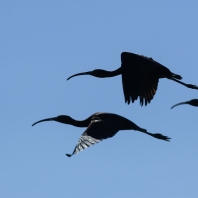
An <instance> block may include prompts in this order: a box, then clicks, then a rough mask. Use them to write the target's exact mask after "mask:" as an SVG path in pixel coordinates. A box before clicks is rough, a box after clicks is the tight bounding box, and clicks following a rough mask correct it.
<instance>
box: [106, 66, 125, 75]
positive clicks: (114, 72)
mask: <svg viewBox="0 0 198 198" xmlns="http://www.w3.org/2000/svg"><path fill="white" fill-rule="evenodd" d="M105 72H106V77H114V76H118V75H120V74H121V73H122V72H121V67H120V68H118V69H116V70H114V71H105Z"/></svg>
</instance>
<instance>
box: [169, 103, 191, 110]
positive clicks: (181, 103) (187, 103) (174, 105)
mask: <svg viewBox="0 0 198 198" xmlns="http://www.w3.org/2000/svg"><path fill="white" fill-rule="evenodd" d="M182 104H188V102H180V103H178V104H176V105H173V106H172V107H171V109H173V108H174V107H176V106H178V105H182Z"/></svg>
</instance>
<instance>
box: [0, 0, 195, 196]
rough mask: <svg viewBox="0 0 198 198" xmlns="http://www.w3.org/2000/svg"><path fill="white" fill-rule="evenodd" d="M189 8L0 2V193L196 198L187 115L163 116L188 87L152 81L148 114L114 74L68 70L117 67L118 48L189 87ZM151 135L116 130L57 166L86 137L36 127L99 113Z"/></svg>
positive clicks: (186, 111)
mask: <svg viewBox="0 0 198 198" xmlns="http://www.w3.org/2000/svg"><path fill="white" fill-rule="evenodd" d="M197 19H198V2H197V1H195V0H194V1H180V0H175V1H170V0H166V1H157V0H151V1H146V0H142V1H141V0H140V1H123V0H122V1H108V0H107V1H105V2H100V1H90V0H86V1H67V0H60V1H49V0H48V1H44V0H43V1H42V0H39V1H38V0H35V1H24V0H19V1H15V0H13V1H12V0H11V1H6V0H1V1H0V24H1V30H0V67H1V74H0V88H1V89H0V90H1V94H0V95H1V99H0V101H1V102H0V110H1V114H0V155H1V157H0V159H1V160H0V196H1V197H4V198H27V197H28V198H41V197H42V198H43V197H47V198H54V197H58V198H63V197H69V198H76V197H86V198H92V197H94V198H101V197H116V198H120V197H137V198H144V197H147V198H159V197H160V198H173V197H174V198H186V197H191V198H196V197H198V188H197V184H198V157H197V151H198V144H197V140H198V130H197V129H198V121H197V115H198V108H195V107H191V106H188V105H183V106H179V107H177V108H175V109H173V110H171V109H170V107H171V106H172V105H174V104H175V103H178V102H182V101H186V100H190V99H193V98H198V91H197V90H192V89H188V88H186V87H184V86H182V85H180V84H177V83H175V82H173V81H170V80H167V79H162V80H160V82H159V85H158V90H157V94H156V95H155V98H154V99H153V100H152V102H151V104H150V105H148V106H147V107H141V106H140V105H139V101H136V102H135V103H134V104H131V105H127V104H125V103H124V96H123V91H122V83H121V76H117V77H114V78H107V79H99V78H94V77H91V76H81V77H78V78H77V77H76V78H73V79H71V80H70V81H67V80H66V79H67V78H68V77H69V76H70V75H72V74H75V73H78V72H83V71H89V70H93V69H99V68H101V69H106V70H114V69H117V68H118V67H120V54H121V52H123V51H129V52H134V53H139V54H143V55H145V56H149V57H152V58H153V59H155V60H157V61H158V62H160V63H162V64H163V65H165V66H167V67H168V68H169V69H170V70H171V71H172V72H174V73H177V74H180V75H181V76H182V77H183V81H184V82H187V83H191V84H197V85H198V78H197V74H198V67H197V66H198V59H197V57H198V56H197V53H198V38H197V37H198V20H197ZM98 111H103V112H112V113H116V114H119V115H122V116H124V117H126V118H128V119H130V120H132V121H133V122H135V123H136V124H137V125H139V126H140V127H142V128H145V129H147V130H148V131H150V132H153V133H162V134H164V135H167V136H169V137H171V138H172V140H171V142H165V141H161V140H157V139H154V138H152V137H149V136H147V135H144V134H141V133H139V132H137V131H121V132H119V133H118V134H117V135H116V136H115V137H114V138H111V139H107V140H105V141H103V142H101V143H99V144H97V145H95V146H92V147H90V148H88V149H86V150H84V151H83V152H80V153H79V154H77V155H75V156H73V157H71V158H68V157H66V156H65V153H71V152H72V151H73V149H74V146H75V145H76V142H77V140H78V138H79V136H80V135H81V134H82V133H83V131H84V130H85V129H84V128H77V127H73V126H70V125H64V124H60V123H56V122H46V123H41V124H39V125H36V126H34V127H32V126H31V125H32V123H34V122H35V121H38V120H40V119H44V118H49V117H54V116H58V115H61V114H65V115H69V116H71V117H73V118H74V119H79V120H81V119H85V118H87V117H88V116H89V115H91V114H93V113H95V112H98Z"/></svg>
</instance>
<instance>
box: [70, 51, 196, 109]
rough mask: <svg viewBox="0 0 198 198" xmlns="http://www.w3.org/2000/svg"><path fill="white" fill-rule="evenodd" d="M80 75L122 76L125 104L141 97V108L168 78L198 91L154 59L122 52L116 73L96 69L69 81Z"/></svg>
mask: <svg viewBox="0 0 198 198" xmlns="http://www.w3.org/2000/svg"><path fill="white" fill-rule="evenodd" d="M79 75H91V76H95V77H98V78H106V77H114V76H117V75H122V85H123V91H124V96H125V103H128V104H129V103H130V102H132V103H134V102H135V100H137V99H138V97H139V99H140V104H141V106H143V105H145V106H146V105H147V103H150V102H151V100H152V99H153V97H154V95H155V93H156V91H157V86H158V81H159V79H160V78H168V79H170V80H173V81H175V82H177V83H180V84H182V85H184V86H186V87H188V88H191V89H198V87H197V86H195V85H191V84H186V83H183V82H181V81H179V80H181V79H182V77H181V76H180V75H178V74H174V73H172V72H171V71H170V70H169V69H168V68H167V67H165V66H163V65H162V64H160V63H158V62H157V61H155V60H153V59H152V58H149V57H146V56H143V55H138V54H134V53H130V52H122V54H121V67H120V68H118V69H116V70H114V71H106V70H102V69H96V70H93V71H88V72H82V73H78V74H75V75H72V76H70V77H69V78H68V79H67V80H69V79H70V78H72V77H75V76H79Z"/></svg>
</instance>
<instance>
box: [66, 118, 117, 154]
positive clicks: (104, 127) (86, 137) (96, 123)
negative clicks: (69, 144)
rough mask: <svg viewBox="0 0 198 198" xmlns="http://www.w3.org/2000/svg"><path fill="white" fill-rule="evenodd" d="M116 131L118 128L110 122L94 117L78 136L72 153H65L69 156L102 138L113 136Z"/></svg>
mask: <svg viewBox="0 0 198 198" xmlns="http://www.w3.org/2000/svg"><path fill="white" fill-rule="evenodd" d="M117 132H118V130H116V129H115V128H114V127H113V125H111V124H110V123H107V122H105V121H103V120H101V119H94V120H92V121H91V123H90V125H89V126H88V128H87V129H86V131H85V132H84V133H83V134H82V135H81V137H80V138H79V140H78V143H77V145H76V147H75V148H74V151H73V153H72V154H66V155H67V156H68V157H71V156H72V155H73V154H77V153H79V152H80V151H82V150H84V149H86V148H87V147H90V146H92V145H94V144H96V143H98V142H100V141H102V140H103V139H106V138H110V137H113V136H114V135H115V134H116V133H117Z"/></svg>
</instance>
